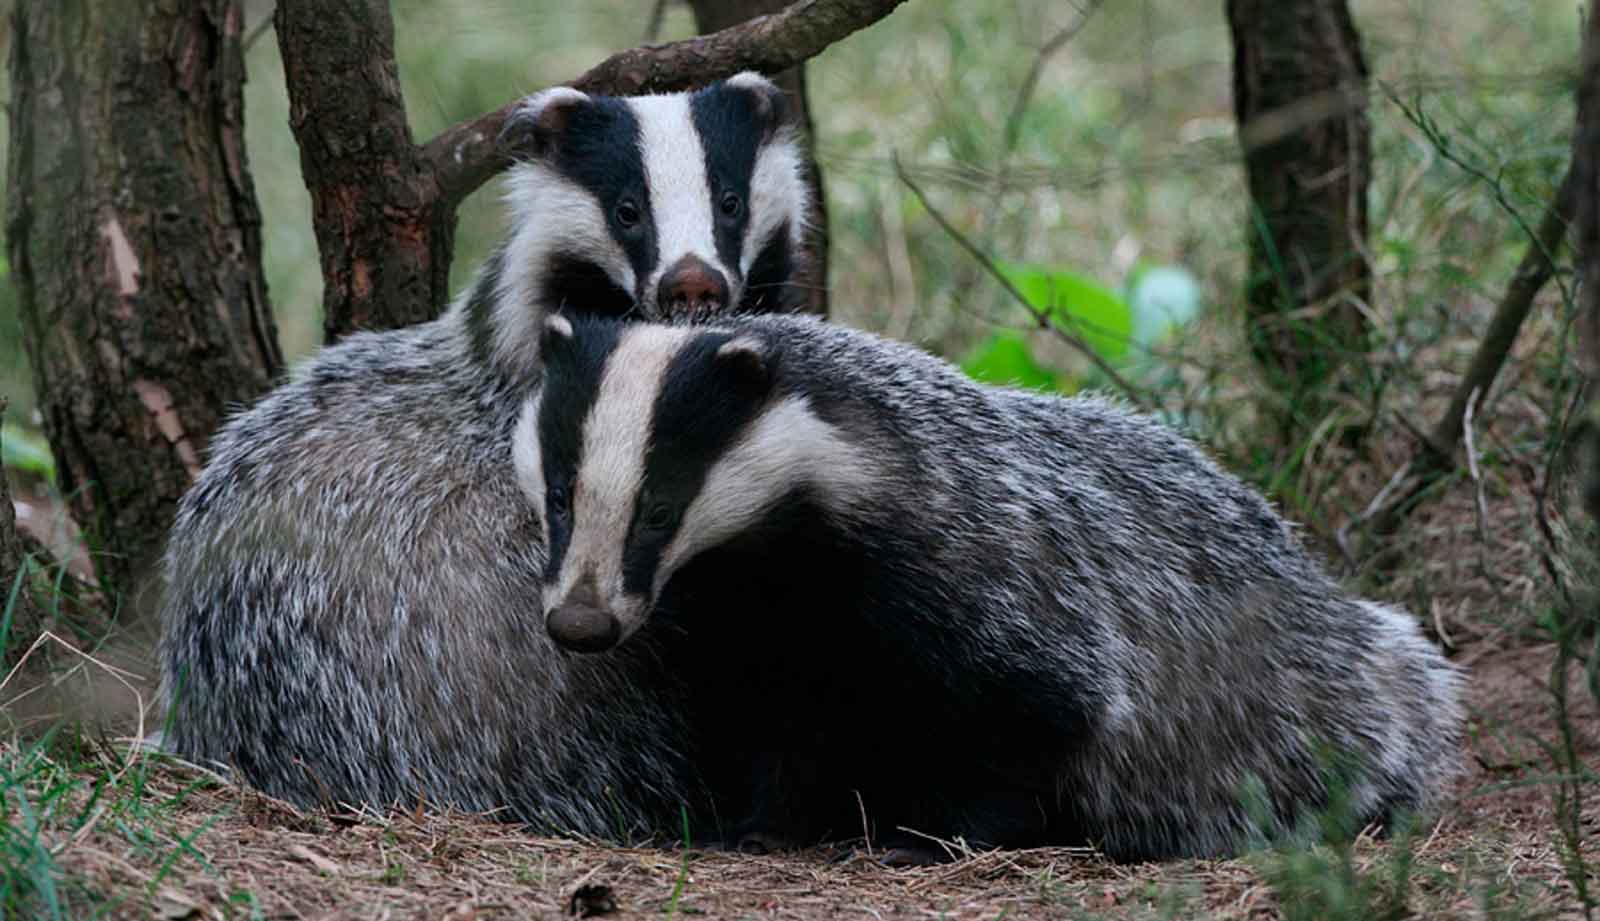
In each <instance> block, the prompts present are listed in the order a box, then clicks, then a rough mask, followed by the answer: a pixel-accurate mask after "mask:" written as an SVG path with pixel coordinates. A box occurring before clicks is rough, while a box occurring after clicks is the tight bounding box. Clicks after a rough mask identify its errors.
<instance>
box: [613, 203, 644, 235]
mask: <svg viewBox="0 0 1600 921" xmlns="http://www.w3.org/2000/svg"><path fill="white" fill-rule="evenodd" d="M616 215H617V223H618V224H621V225H622V226H623V227H625V228H628V229H630V230H631V229H632V228H634V227H637V226H638V225H639V221H640V220H641V219H642V218H643V217H644V215H642V214H640V213H639V206H638V205H636V204H634V203H633V202H631V201H621V202H618V203H617V211H616Z"/></svg>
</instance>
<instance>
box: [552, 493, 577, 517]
mask: <svg viewBox="0 0 1600 921" xmlns="http://www.w3.org/2000/svg"><path fill="white" fill-rule="evenodd" d="M548 503H549V506H550V517H552V518H554V519H557V520H561V521H564V520H566V517H567V516H568V515H570V514H571V513H572V496H571V495H569V494H568V493H567V491H566V490H565V489H562V488H561V487H559V486H557V487H555V488H554V489H552V490H550V495H549V497H548Z"/></svg>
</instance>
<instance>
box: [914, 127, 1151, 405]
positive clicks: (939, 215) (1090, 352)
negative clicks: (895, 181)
mask: <svg viewBox="0 0 1600 921" xmlns="http://www.w3.org/2000/svg"><path fill="white" fill-rule="evenodd" d="M894 171H895V175H896V176H898V177H899V178H900V181H901V182H902V183H904V184H905V187H906V188H908V189H910V190H911V194H912V195H915V196H916V198H917V201H918V202H919V203H921V205H922V207H923V208H926V209H927V211H928V216H929V217H931V218H933V220H934V223H936V224H938V225H939V227H940V229H942V230H943V231H944V232H945V233H946V234H949V236H950V239H952V240H954V241H956V243H957V244H958V245H959V246H960V247H961V248H962V249H964V250H966V251H967V254H968V255H970V256H971V257H972V258H973V259H976V260H977V261H978V264H979V265H981V266H983V268H984V270H985V271H987V272H988V273H989V274H990V275H991V276H993V277H994V280H995V281H997V282H999V283H1000V286H1001V287H1002V288H1004V289H1005V290H1006V293H1007V294H1009V295H1011V297H1013V298H1015V299H1016V301H1017V303H1019V304H1021V305H1022V306H1023V307H1025V308H1027V310H1028V312H1029V313H1031V314H1033V319H1034V322H1036V323H1037V324H1038V325H1039V328H1040V329H1043V330H1048V331H1049V332H1051V333H1052V334H1054V335H1055V336H1056V337H1057V338H1059V339H1060V340H1061V341H1062V342H1065V343H1066V344H1068V345H1070V346H1072V347H1073V348H1074V349H1076V350H1077V351H1078V352H1079V353H1081V354H1082V355H1083V357H1085V358H1087V359H1089V361H1090V362H1091V363H1093V364H1094V366H1095V367H1096V368H1099V369H1100V371H1101V372H1102V373H1103V374H1105V376H1106V378H1107V379H1108V380H1110V381H1111V383H1113V384H1115V385H1116V386H1117V389H1118V390H1121V391H1122V393H1123V395H1124V396H1126V397H1127V398H1128V400H1129V401H1130V402H1132V403H1133V404H1134V405H1135V406H1137V407H1138V408H1140V409H1147V408H1149V407H1148V402H1147V401H1146V400H1145V398H1144V394H1142V393H1140V392H1139V389H1138V388H1137V387H1135V386H1133V384H1131V383H1129V382H1128V380H1127V378H1124V377H1123V376H1122V375H1121V374H1118V373H1117V369H1115V368H1113V367H1111V365H1110V363H1108V362H1107V361H1106V360H1105V359H1104V358H1102V357H1101V356H1100V353H1099V352H1096V351H1095V350H1094V346H1092V345H1090V344H1089V343H1088V342H1086V341H1084V339H1083V337H1081V336H1078V335H1076V334H1075V333H1072V332H1069V331H1067V330H1065V329H1062V328H1061V327H1060V326H1059V325H1057V324H1056V323H1055V322H1053V320H1054V318H1053V317H1052V315H1051V312H1050V311H1048V310H1041V309H1039V308H1037V307H1035V306H1034V305H1033V304H1032V303H1030V302H1029V301H1028V298H1027V296H1026V295H1024V294H1023V293H1022V292H1021V291H1018V290H1017V286H1016V285H1014V284H1012V282H1011V279H1009V278H1007V277H1006V275H1005V273H1004V272H1002V271H1000V267H999V266H997V265H995V264H994V260H993V259H991V258H989V254H987V253H985V252H984V251H983V250H981V249H979V248H978V245H977V244H976V243H973V242H972V240H971V239H969V238H968V237H967V235H966V234H964V233H962V232H961V231H959V230H957V229H956V226H955V225H954V224H952V223H950V219H949V218H947V217H945V216H944V213H943V212H941V211H940V210H939V209H938V208H935V207H934V206H933V202H931V201H928V196H927V195H925V194H923V191H922V188H921V187H920V186H918V185H917V184H916V182H915V181H914V180H912V178H911V176H910V174H908V173H907V172H906V170H905V167H904V166H903V165H901V163H900V157H899V155H895V156H894Z"/></svg>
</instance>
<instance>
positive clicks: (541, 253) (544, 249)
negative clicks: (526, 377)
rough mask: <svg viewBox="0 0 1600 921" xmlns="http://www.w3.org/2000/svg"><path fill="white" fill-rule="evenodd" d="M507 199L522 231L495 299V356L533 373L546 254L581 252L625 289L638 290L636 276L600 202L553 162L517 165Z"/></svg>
mask: <svg viewBox="0 0 1600 921" xmlns="http://www.w3.org/2000/svg"><path fill="white" fill-rule="evenodd" d="M506 203H507V204H508V205H509V207H510V210H511V222H512V226H513V227H515V228H516V235H515V236H513V237H512V238H511V243H510V245H509V246H508V247H507V249H506V261H505V266H504V268H503V269H502V270H501V273H500V290H499V291H498V292H497V297H496V300H495V308H494V309H495V316H494V329H495V343H494V350H495V357H496V359H497V360H499V361H500V362H501V363H502V364H503V365H504V366H505V367H506V368H507V369H509V370H512V371H514V372H516V373H519V374H531V373H532V372H533V371H534V370H535V369H536V368H537V366H538V358H539V339H540V329H539V323H540V322H541V321H542V319H543V314H542V311H539V310H536V309H534V307H533V301H534V298H535V297H537V296H538V295H539V292H538V291H535V290H533V284H534V278H535V277H536V276H537V275H538V273H540V272H543V271H544V269H545V266H544V265H543V264H542V260H543V259H544V258H545V257H547V256H548V255H549V254H551V253H558V252H568V253H572V254H574V255H578V256H581V257H582V258H583V259H584V260H586V261H588V262H593V263H595V264H596V265H599V266H601V267H602V268H604V269H605V271H606V274H607V275H608V276H610V278H611V280H612V281H614V282H616V284H617V286H618V287H620V288H621V289H622V290H624V291H633V290H634V285H635V281H636V280H635V278H634V275H633V266H632V264H631V263H630V262H629V261H628V256H627V254H626V253H625V252H623V250H622V247H621V246H619V245H617V241H616V240H614V239H613V238H612V236H611V230H610V228H608V227H607V225H606V218H605V213H604V211H602V210H601V208H600V202H599V201H598V200H596V199H595V197H594V195H592V194H591V193H590V192H589V191H587V190H586V189H583V188H581V187H579V186H577V185H574V184H573V183H572V181H571V180H569V179H567V178H566V177H564V176H562V175H561V174H560V173H558V172H556V171H555V170H553V169H551V168H550V167H549V166H546V165H545V164H543V163H538V162H532V163H523V164H519V165H517V166H516V167H515V168H513V169H512V171H511V175H510V178H509V180H508V182H507V187H506ZM529 254H537V257H538V259H539V260H540V262H539V263H537V264H536V262H535V260H534V259H532V258H529ZM549 306H550V307H552V308H558V307H560V306H562V305H560V304H551V305H549Z"/></svg>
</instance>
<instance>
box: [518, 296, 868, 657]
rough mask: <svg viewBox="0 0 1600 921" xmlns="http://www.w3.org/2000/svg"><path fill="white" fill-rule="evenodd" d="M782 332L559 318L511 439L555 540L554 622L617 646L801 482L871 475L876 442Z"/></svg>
mask: <svg viewBox="0 0 1600 921" xmlns="http://www.w3.org/2000/svg"><path fill="white" fill-rule="evenodd" d="M776 332H777V331H775V330H772V329H767V328H759V329H758V328H754V327H750V326H748V325H743V326H738V327H732V328H728V327H685V326H664V325H645V324H637V325H623V324H620V323H617V322H615V321H609V320H603V319H596V318H592V317H573V318H567V317H564V316H559V315H558V316H554V317H552V318H550V319H549V320H548V321H547V329H546V334H545V337H544V341H543V346H542V349H543V353H544V383H543V385H542V386H541V387H539V388H538V390H537V392H536V394H535V395H534V396H533V397H532V398H530V400H529V401H528V403H527V405H526V406H525V408H524V411H523V414H522V417H521V420H520V422H519V425H518V430H517V433H516V447H515V450H514V457H515V463H516V468H517V475H518V478H519V480H520V482H521V485H522V487H523V490H524V491H525V492H526V493H527V494H528V495H529V497H530V498H531V499H532V500H533V502H534V503H535V505H536V506H537V507H538V508H540V509H541V510H542V512H543V522H544V533H545V537H546V540H547V542H548V547H549V556H548V563H547V567H546V570H545V586H546V591H545V614H546V626H547V627H548V629H549V630H550V632H551V634H552V636H553V637H554V638H555V639H556V640H557V642H559V643H561V644H562V645H564V646H566V647H568V648H570V649H574V650H579V651H601V650H605V649H609V648H611V647H613V646H615V645H617V644H618V643H620V642H622V641H623V640H625V639H627V638H628V637H629V636H631V635H632V634H633V633H634V632H635V631H637V630H638V629H639V628H640V627H642V626H643V625H644V624H645V622H646V621H647V620H648V619H649V616H650V613H651V611H652V610H653V608H654V605H655V603H656V601H657V599H658V598H659V597H660V595H661V591H662V589H663V587H664V586H665V585H666V583H667V582H668V581H669V580H670V579H671V577H672V575H673V574H674V573H675V572H677V571H678V570H679V569H680V568H681V567H682V566H683V565H684V564H686V563H687V562H689V561H690V560H692V559H694V558H695V557H696V556H698V555H699V554H701V553H702V552H704V551H706V550H708V549H711V548H714V547H717V546H720V545H722V544H723V543H725V542H727V541H729V540H731V539H734V538H736V537H738V536H740V535H742V534H744V533H746V532H748V531H750V530H751V529H752V528H755V527H757V526H758V525H760V524H762V522H763V520H764V519H765V518H766V517H767V516H768V515H769V514H771V513H772V512H773V511H774V510H775V509H778V508H779V507H780V506H782V505H783V503H784V502H785V500H786V499H788V498H790V497H792V496H793V495H795V494H796V493H799V492H804V493H805V494H806V495H807V496H808V497H810V498H813V499H817V500H820V501H821V502H822V504H824V505H829V504H836V503H840V502H847V501H851V497H852V496H854V495H856V494H858V493H859V492H861V491H862V490H866V489H870V488H871V480H872V469H873V465H872V463H871V461H870V459H869V457H868V456H867V452H864V451H862V450H859V449H858V448H857V447H856V446H855V445H853V444H852V443H851V442H850V441H849V439H848V437H847V436H846V434H845V433H843V432H842V431H840V430H839V429H837V428H836V427H835V426H834V425H832V424H830V423H829V422H827V421H825V420H824V419H823V418H821V417H820V416H819V415H818V414H817V413H816V412H815V411H814V409H813V406H812V403H811V400H810V398H809V397H808V396H807V394H806V393H805V390H804V388H803V387H800V386H797V385H796V382H795V381H793V380H792V379H790V377H789V375H787V374H786V368H785V361H784V353H783V346H784V343H783V341H782V339H781V337H780V336H779V335H776V334H775V333H776Z"/></svg>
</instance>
